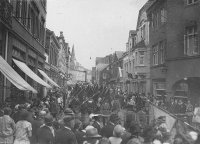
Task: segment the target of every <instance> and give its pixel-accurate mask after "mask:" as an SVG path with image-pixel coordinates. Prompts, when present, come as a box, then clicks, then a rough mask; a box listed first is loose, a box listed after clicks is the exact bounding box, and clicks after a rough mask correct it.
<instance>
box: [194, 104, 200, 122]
mask: <svg viewBox="0 0 200 144" xmlns="http://www.w3.org/2000/svg"><path fill="white" fill-rule="evenodd" d="M192 122H194V123H200V107H196V108H195V109H194V116H193V118H192Z"/></svg>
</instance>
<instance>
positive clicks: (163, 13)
mask: <svg viewBox="0 0 200 144" xmlns="http://www.w3.org/2000/svg"><path fill="white" fill-rule="evenodd" d="M160 19H161V23H162V24H164V23H166V22H167V11H166V9H165V8H162V9H161V15H160Z"/></svg>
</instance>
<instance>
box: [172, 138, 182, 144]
mask: <svg viewBox="0 0 200 144" xmlns="http://www.w3.org/2000/svg"><path fill="white" fill-rule="evenodd" d="M182 143H183V139H182V138H181V137H176V138H175V139H174V144H182Z"/></svg>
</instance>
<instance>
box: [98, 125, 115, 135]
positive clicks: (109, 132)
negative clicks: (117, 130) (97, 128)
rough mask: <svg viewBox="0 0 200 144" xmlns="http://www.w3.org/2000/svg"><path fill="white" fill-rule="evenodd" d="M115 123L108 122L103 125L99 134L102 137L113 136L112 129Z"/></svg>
mask: <svg viewBox="0 0 200 144" xmlns="http://www.w3.org/2000/svg"><path fill="white" fill-rule="evenodd" d="M114 127H115V125H113V124H111V123H108V124H107V125H105V126H104V127H103V128H102V130H101V135H102V136H104V137H107V138H109V137H111V136H113V130H114Z"/></svg>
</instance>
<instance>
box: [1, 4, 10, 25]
mask: <svg viewBox="0 0 200 144" xmlns="http://www.w3.org/2000/svg"><path fill="white" fill-rule="evenodd" d="M0 20H1V21H2V22H3V23H4V24H6V25H8V26H10V27H11V25H12V5H11V4H10V3H9V2H8V0H0Z"/></svg>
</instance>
